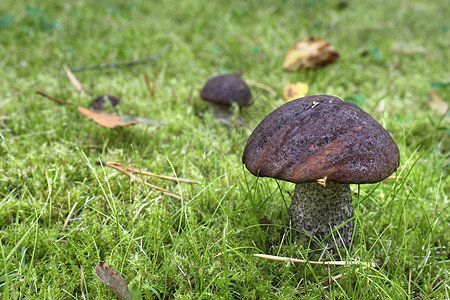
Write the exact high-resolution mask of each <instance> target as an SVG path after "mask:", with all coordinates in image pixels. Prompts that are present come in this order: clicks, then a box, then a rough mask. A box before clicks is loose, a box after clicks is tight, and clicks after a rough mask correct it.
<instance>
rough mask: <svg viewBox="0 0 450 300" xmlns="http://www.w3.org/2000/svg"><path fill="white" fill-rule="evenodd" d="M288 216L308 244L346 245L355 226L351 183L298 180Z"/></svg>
mask: <svg viewBox="0 0 450 300" xmlns="http://www.w3.org/2000/svg"><path fill="white" fill-rule="evenodd" d="M289 216H290V220H291V223H292V224H291V226H292V227H293V228H295V230H296V232H295V236H296V237H297V238H301V237H302V236H303V235H306V236H307V237H308V239H306V242H307V243H308V244H309V243H311V244H310V247H311V248H315V247H316V246H317V245H319V244H322V245H323V246H324V247H326V248H334V247H335V246H336V247H337V248H339V249H343V248H348V247H349V245H350V243H351V240H352V234H353V226H354V221H353V205H352V195H351V191H350V185H348V184H341V183H336V182H329V183H327V185H326V187H324V186H322V185H320V184H319V183H317V182H307V183H297V184H296V185H295V191H294V196H293V197H292V202H291V206H290V207H289ZM309 238H312V240H311V241H309Z"/></svg>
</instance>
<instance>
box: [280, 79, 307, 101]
mask: <svg viewBox="0 0 450 300" xmlns="http://www.w3.org/2000/svg"><path fill="white" fill-rule="evenodd" d="M308 90H309V86H308V84H306V83H303V82H297V83H293V84H289V85H287V86H286V87H285V88H284V91H283V97H284V99H285V100H286V101H291V100H295V99H298V98H302V97H305V96H306V94H307V93H308Z"/></svg>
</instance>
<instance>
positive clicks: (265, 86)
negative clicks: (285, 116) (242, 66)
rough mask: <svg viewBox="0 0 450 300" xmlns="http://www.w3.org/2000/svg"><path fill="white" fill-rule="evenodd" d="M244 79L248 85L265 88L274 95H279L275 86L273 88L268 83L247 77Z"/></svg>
mask: <svg viewBox="0 0 450 300" xmlns="http://www.w3.org/2000/svg"><path fill="white" fill-rule="evenodd" d="M244 81H245V83H246V84H248V85H252V86H256V87H259V88H260V89H263V90H265V91H266V92H269V93H270V94H271V95H272V96H274V97H278V94H277V92H275V90H274V89H273V88H271V87H269V86H267V85H264V84H262V83H259V82H256V81H253V80H250V79H245V80H244Z"/></svg>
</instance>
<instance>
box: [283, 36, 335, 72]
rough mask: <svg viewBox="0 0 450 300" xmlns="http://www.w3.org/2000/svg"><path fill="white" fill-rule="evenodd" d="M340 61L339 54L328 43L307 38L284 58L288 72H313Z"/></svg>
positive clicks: (285, 68) (292, 48)
mask: <svg viewBox="0 0 450 300" xmlns="http://www.w3.org/2000/svg"><path fill="white" fill-rule="evenodd" d="M338 59H339V53H338V52H337V51H336V50H335V49H334V47H333V46H331V45H330V44H329V43H328V42H327V41H325V40H323V39H320V38H315V37H311V36H307V37H305V38H303V39H301V40H299V41H298V42H297V43H295V44H294V46H292V47H291V49H289V51H288V53H287V54H286V57H285V58H284V63H283V69H284V70H286V71H295V70H298V71H304V70H312V69H317V68H320V67H324V66H326V65H329V64H332V63H334V62H336V61H337V60H338Z"/></svg>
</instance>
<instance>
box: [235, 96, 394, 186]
mask: <svg viewBox="0 0 450 300" xmlns="http://www.w3.org/2000/svg"><path fill="white" fill-rule="evenodd" d="M399 160H400V155H399V151H398V148H397V145H396V144H395V142H394V141H393V139H392V138H391V136H390V135H389V133H388V132H387V131H386V130H385V129H384V128H383V127H382V126H381V125H380V124H379V123H378V122H377V121H375V119H374V118H372V117H371V116H370V115H369V114H367V113H365V112H364V111H362V110H361V109H360V108H359V107H358V106H357V105H355V104H353V103H351V102H346V101H343V100H341V99H339V98H336V97H332V96H327V95H316V96H308V97H304V98H299V99H297V100H293V101H291V102H288V103H286V104H284V105H282V106H280V107H279V108H277V109H276V110H274V111H273V112H272V113H270V114H269V115H268V116H267V117H265V118H264V119H263V120H262V121H261V123H260V124H259V125H258V126H257V127H256V129H255V130H254V131H253V133H252V134H251V135H250V137H249V139H248V141H247V145H246V146H245V150H244V154H243V157H242V161H243V162H244V164H245V165H246V167H247V169H248V170H249V171H250V172H251V173H252V174H253V175H255V176H260V177H272V178H276V179H281V180H286V181H290V182H294V183H303V182H314V181H317V180H318V179H321V178H325V177H326V179H327V181H328V180H329V181H333V182H338V183H374V182H378V181H381V180H383V179H384V178H386V177H388V176H389V175H391V174H392V173H393V172H394V171H395V170H396V169H397V167H398V165H399Z"/></svg>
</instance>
